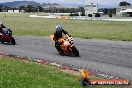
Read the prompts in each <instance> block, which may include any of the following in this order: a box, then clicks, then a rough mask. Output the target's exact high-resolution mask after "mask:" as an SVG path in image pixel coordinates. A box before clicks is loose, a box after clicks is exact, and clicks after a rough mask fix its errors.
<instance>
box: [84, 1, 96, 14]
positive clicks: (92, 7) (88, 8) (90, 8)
mask: <svg viewBox="0 0 132 88" xmlns="http://www.w3.org/2000/svg"><path fill="white" fill-rule="evenodd" d="M84 9H85V15H86V16H88V14H95V13H98V5H97V4H94V3H87V4H85V6H84Z"/></svg>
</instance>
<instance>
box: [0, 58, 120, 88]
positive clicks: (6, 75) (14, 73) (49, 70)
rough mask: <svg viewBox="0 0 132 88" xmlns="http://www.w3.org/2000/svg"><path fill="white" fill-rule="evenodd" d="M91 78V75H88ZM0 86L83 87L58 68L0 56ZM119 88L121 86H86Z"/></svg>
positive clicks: (10, 87) (11, 87) (75, 77)
mask: <svg viewBox="0 0 132 88" xmlns="http://www.w3.org/2000/svg"><path fill="white" fill-rule="evenodd" d="M90 79H93V77H90ZM0 88H83V87H82V86H81V85H80V83H79V77H78V76H75V75H71V74H68V73H64V72H61V71H60V70H59V69H58V68H56V67H53V66H48V65H40V64H35V63H34V62H30V61H22V60H18V59H13V58H7V57H0ZM88 88H121V86H112V85H111V86H97V85H96V86H88Z"/></svg>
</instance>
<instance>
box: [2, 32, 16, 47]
mask: <svg viewBox="0 0 132 88" xmlns="http://www.w3.org/2000/svg"><path fill="white" fill-rule="evenodd" d="M0 42H1V44H4V43H5V42H7V43H11V44H12V45H15V44H16V42H15V39H14V38H13V37H12V31H11V30H10V29H8V30H7V31H6V33H1V34H0Z"/></svg>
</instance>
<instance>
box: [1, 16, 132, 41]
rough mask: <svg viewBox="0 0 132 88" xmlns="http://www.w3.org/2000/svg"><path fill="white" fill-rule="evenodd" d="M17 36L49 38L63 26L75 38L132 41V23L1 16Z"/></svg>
mask: <svg viewBox="0 0 132 88" xmlns="http://www.w3.org/2000/svg"><path fill="white" fill-rule="evenodd" d="M0 19H1V20H3V22H4V24H5V25H6V26H8V27H10V28H11V29H12V30H13V32H14V34H15V35H35V36H49V35H50V34H53V33H54V30H55V26H56V25H57V24H61V25H62V26H63V28H64V29H65V30H67V31H68V32H69V33H71V35H72V36H73V37H79V38H86V39H93V38H94V39H108V40H123V41H132V22H112V21H86V20H62V19H42V18H30V17H29V14H6V17H5V15H4V14H0Z"/></svg>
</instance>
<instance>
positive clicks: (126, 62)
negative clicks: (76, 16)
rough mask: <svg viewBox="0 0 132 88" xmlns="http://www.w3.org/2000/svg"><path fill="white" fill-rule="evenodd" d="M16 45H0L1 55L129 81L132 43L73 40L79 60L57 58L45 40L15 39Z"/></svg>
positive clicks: (64, 57) (131, 70)
mask: <svg viewBox="0 0 132 88" xmlns="http://www.w3.org/2000/svg"><path fill="white" fill-rule="evenodd" d="M15 39H16V42H17V45H7V44H5V45H4V44H0V52H6V53H11V54H15V55H24V56H29V57H36V58H43V59H48V60H50V61H56V62H59V63H67V64H69V65H73V66H79V67H82V66H84V67H88V68H91V69H95V70H99V71H101V72H104V73H108V74H111V75H114V76H119V77H125V78H127V79H131V80H132V42H122V41H108V40H95V39H93V40H86V39H74V44H75V46H76V47H77V48H78V50H79V52H80V57H68V56H60V55H59V54H58V52H57V51H56V49H55V48H54V45H50V39H49V38H48V37H34V36H15Z"/></svg>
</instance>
